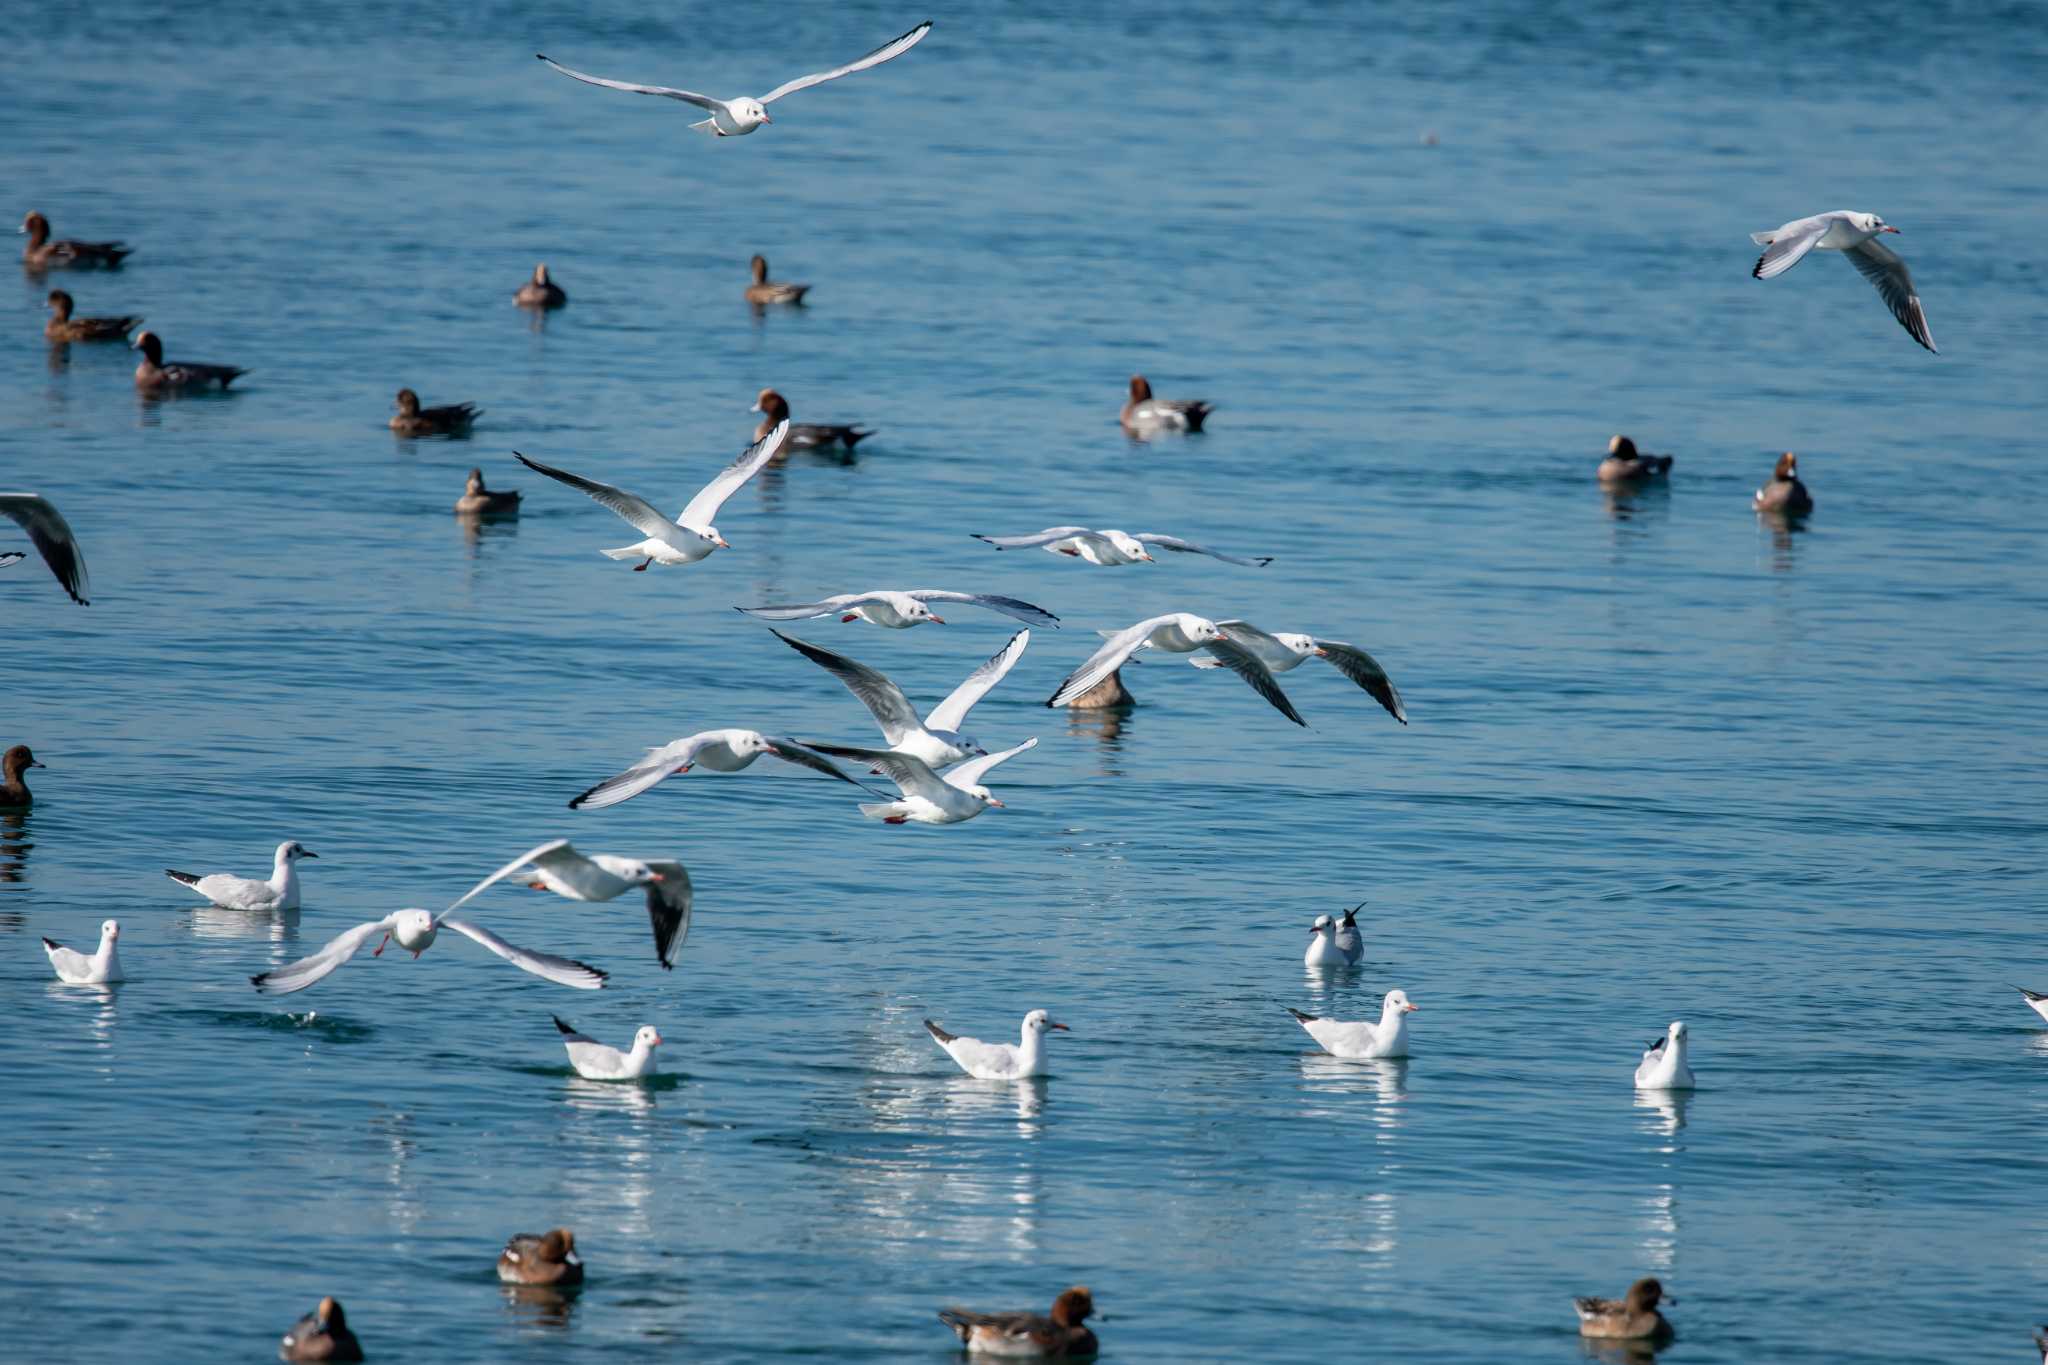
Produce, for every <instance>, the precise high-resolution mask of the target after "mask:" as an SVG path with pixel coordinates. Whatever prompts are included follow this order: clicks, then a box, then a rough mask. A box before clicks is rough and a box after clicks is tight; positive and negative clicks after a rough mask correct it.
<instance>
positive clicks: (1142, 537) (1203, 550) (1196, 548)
mask: <svg viewBox="0 0 2048 1365" xmlns="http://www.w3.org/2000/svg"><path fill="white" fill-rule="evenodd" d="M1132 539H1134V540H1136V541H1137V542H1138V543H1139V544H1141V545H1157V546H1158V547H1159V548H1160V549H1162V550H1177V551H1179V552H1180V553H1181V554H1184V555H1207V556H1209V558H1211V559H1220V560H1222V561H1223V562H1224V563H1225V564H1243V565H1246V566H1247V567H1249V568H1254V569H1263V568H1265V567H1266V566H1267V565H1268V564H1271V563H1272V562H1273V556H1271V555H1259V556H1256V557H1255V558H1252V559H1245V558H1243V557H1242V556H1240V555H1227V554H1224V553H1223V551H1221V550H1212V549H1210V548H1209V547H1208V546H1206V545H1197V544H1195V542H1193V541H1192V540H1182V539H1181V538H1180V537H1179V536H1163V535H1160V534H1159V533H1158V532H1156V531H1145V532H1141V533H1140V534H1138V535H1137V536H1134V537H1132Z"/></svg>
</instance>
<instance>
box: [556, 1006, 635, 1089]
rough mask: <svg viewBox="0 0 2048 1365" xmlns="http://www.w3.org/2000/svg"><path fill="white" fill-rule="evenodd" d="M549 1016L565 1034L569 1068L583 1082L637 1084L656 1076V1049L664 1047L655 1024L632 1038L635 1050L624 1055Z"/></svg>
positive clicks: (563, 1035)
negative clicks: (634, 1082)
mask: <svg viewBox="0 0 2048 1365" xmlns="http://www.w3.org/2000/svg"><path fill="white" fill-rule="evenodd" d="M549 1017H550V1018H552V1019H554V1021H555V1028H556V1029H557V1030H559V1031H560V1033H561V1035H562V1046H563V1047H565V1048H567V1049H568V1050H569V1065H570V1066H573V1067H575V1068H576V1074H577V1075H579V1076H581V1077H582V1078H583V1079H584V1080H586V1081H637V1080H639V1079H640V1078H641V1077H642V1076H652V1075H653V1074H654V1049H656V1048H658V1047H660V1046H661V1035H660V1034H659V1033H657V1032H655V1030H654V1025H652V1024H643V1025H641V1026H640V1031H639V1032H637V1033H635V1034H634V1035H633V1049H632V1051H630V1052H621V1051H619V1050H618V1049H617V1048H615V1047H606V1046H605V1045H604V1044H603V1043H600V1042H598V1041H597V1039H595V1038H592V1037H589V1036H588V1035H586V1034H581V1033H578V1032H577V1031H576V1026H575V1025H574V1024H568V1023H564V1022H563V1021H562V1018H561V1016H559V1015H550V1016H549Z"/></svg>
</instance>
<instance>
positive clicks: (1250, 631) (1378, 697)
mask: <svg viewBox="0 0 2048 1365" xmlns="http://www.w3.org/2000/svg"><path fill="white" fill-rule="evenodd" d="M1216 628H1217V629H1218V630H1221V631H1222V632H1223V634H1224V637H1225V638H1226V639H1228V640H1230V641H1231V642H1232V643H1233V644H1237V645H1240V646H1242V647H1243V648H1244V649H1246V650H1248V651H1249V652H1250V653H1252V654H1253V655H1255V656H1256V657H1257V658H1258V661H1259V662H1260V663H1262V664H1264V665H1265V666H1266V668H1267V669H1268V671H1270V672H1274V673H1286V672H1289V671H1291V670H1293V669H1296V668H1299V667H1301V666H1302V665H1303V664H1305V663H1307V662H1308V661H1309V660H1310V659H1328V660H1329V661H1330V665H1331V667H1333V668H1335V669H1336V670H1337V671H1338V672H1339V673H1342V674H1343V675H1344V676H1345V677H1347V678H1349V679H1351V681H1353V682H1355V683H1357V684H1358V685H1359V686H1360V687H1362V688H1364V689H1365V690H1366V691H1367V692H1369V693H1371V694H1372V699H1373V700H1374V701H1376V702H1378V703H1379V704H1380V705H1381V706H1384V707H1386V708H1387V714H1388V715H1390V716H1392V717H1393V718H1394V719H1395V720H1398V721H1400V722H1401V723H1402V724H1403V725H1406V724H1407V723H1408V711H1407V709H1406V708H1405V707H1403V706H1402V705H1401V694H1400V693H1399V692H1397V691H1395V690H1394V683H1393V680H1392V679H1391V678H1389V677H1388V676H1387V670H1386V669H1384V668H1381V667H1380V665H1379V661H1378V660H1377V659H1375V658H1373V657H1372V655H1370V654H1368V653H1366V652H1365V651H1364V650H1362V649H1360V648H1359V647H1358V646H1357V645H1353V644H1346V643H1345V642H1344V641H1342V640H1319V639H1317V638H1316V637H1315V636H1313V635H1302V634H1299V633H1297V632H1293V631H1289V632H1286V633H1284V634H1279V635H1274V634H1269V633H1268V632H1266V631H1263V630H1260V629H1259V628H1258V627H1257V626H1255V625H1253V624H1252V623H1251V622H1249V621H1218V622H1217V623H1216ZM1190 662H1191V663H1193V664H1194V666H1195V667H1196V668H1225V667H1228V666H1229V665H1227V664H1226V663H1225V662H1224V661H1223V660H1222V659H1220V658H1213V657H1212V658H1197V659H1192V660H1190Z"/></svg>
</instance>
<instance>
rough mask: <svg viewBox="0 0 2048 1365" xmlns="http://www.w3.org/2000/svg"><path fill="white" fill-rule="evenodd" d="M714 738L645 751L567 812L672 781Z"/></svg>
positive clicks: (608, 803) (598, 806)
mask: <svg viewBox="0 0 2048 1365" xmlns="http://www.w3.org/2000/svg"><path fill="white" fill-rule="evenodd" d="M717 738H718V732H717V731H715V730H706V731H704V732H703V733H702V734H695V735H690V736H689V737H687V738H685V739H679V740H676V741H675V742H674V743H672V744H664V745H662V746H661V747H660V748H659V749H649V750H648V751H647V752H646V754H644V755H643V756H642V757H641V759H640V761H639V762H638V763H635V764H634V765H633V766H632V767H630V768H628V769H626V771H624V772H622V773H619V774H617V775H616V776H613V777H607V778H606V779H605V780H604V781H602V782H600V783H598V784H597V785H596V786H594V787H591V788H590V789H589V790H587V791H584V792H582V793H581V794H580V795H577V796H574V797H572V798H570V801H569V809H570V810H581V809H583V808H584V807H586V806H587V807H589V808H590V809H591V810H603V809H604V808H605V807H606V806H616V805H618V804H619V802H621V801H631V800H632V799H633V798H634V797H636V796H638V795H639V794H640V793H641V792H644V791H646V790H647V789H648V788H649V787H652V786H655V785H656V784H658V783H660V782H662V781H663V780H665V779H666V778H669V777H673V776H674V775H675V774H676V772H677V771H678V770H680V769H681V768H683V767H685V766H687V765H688V764H689V763H690V762H691V761H692V760H693V759H695V758H696V757H697V751H698V750H699V749H702V748H703V747H704V746H705V745H707V744H710V743H711V742H712V741H714V740H716V739H717ZM451 908H452V907H451Z"/></svg>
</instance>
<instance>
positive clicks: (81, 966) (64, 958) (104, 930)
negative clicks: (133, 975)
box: [43, 920, 127, 986]
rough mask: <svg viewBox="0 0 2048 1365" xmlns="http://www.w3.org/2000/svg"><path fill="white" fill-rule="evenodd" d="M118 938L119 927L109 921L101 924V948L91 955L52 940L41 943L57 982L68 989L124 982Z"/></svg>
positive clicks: (117, 924)
mask: <svg viewBox="0 0 2048 1365" xmlns="http://www.w3.org/2000/svg"><path fill="white" fill-rule="evenodd" d="M120 937H121V925H120V923H119V922H118V921H116V920H108V921H106V922H105V923H103V924H102V925H100V946H99V948H98V949H97V950H96V951H95V952H94V953H93V954H92V955H91V956H90V957H88V956H86V955H85V954H84V953H81V952H79V951H78V950H77V949H76V948H66V947H65V946H64V945H63V944H61V943H59V942H57V941H56V940H55V939H47V938H46V939H44V940H43V951H44V952H46V953H48V954H49V955H50V966H51V967H53V968H54V969H55V970H56V972H57V979H58V980H59V981H62V982H63V983H64V984H65V985H67V986H104V985H106V984H107V983H109V982H112V981H124V980H126V979H127V978H126V977H124V976H123V975H122V974H121V956H120V953H119V952H117V951H116V949H115V944H116V942H117V941H118V940H119V939H120Z"/></svg>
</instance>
